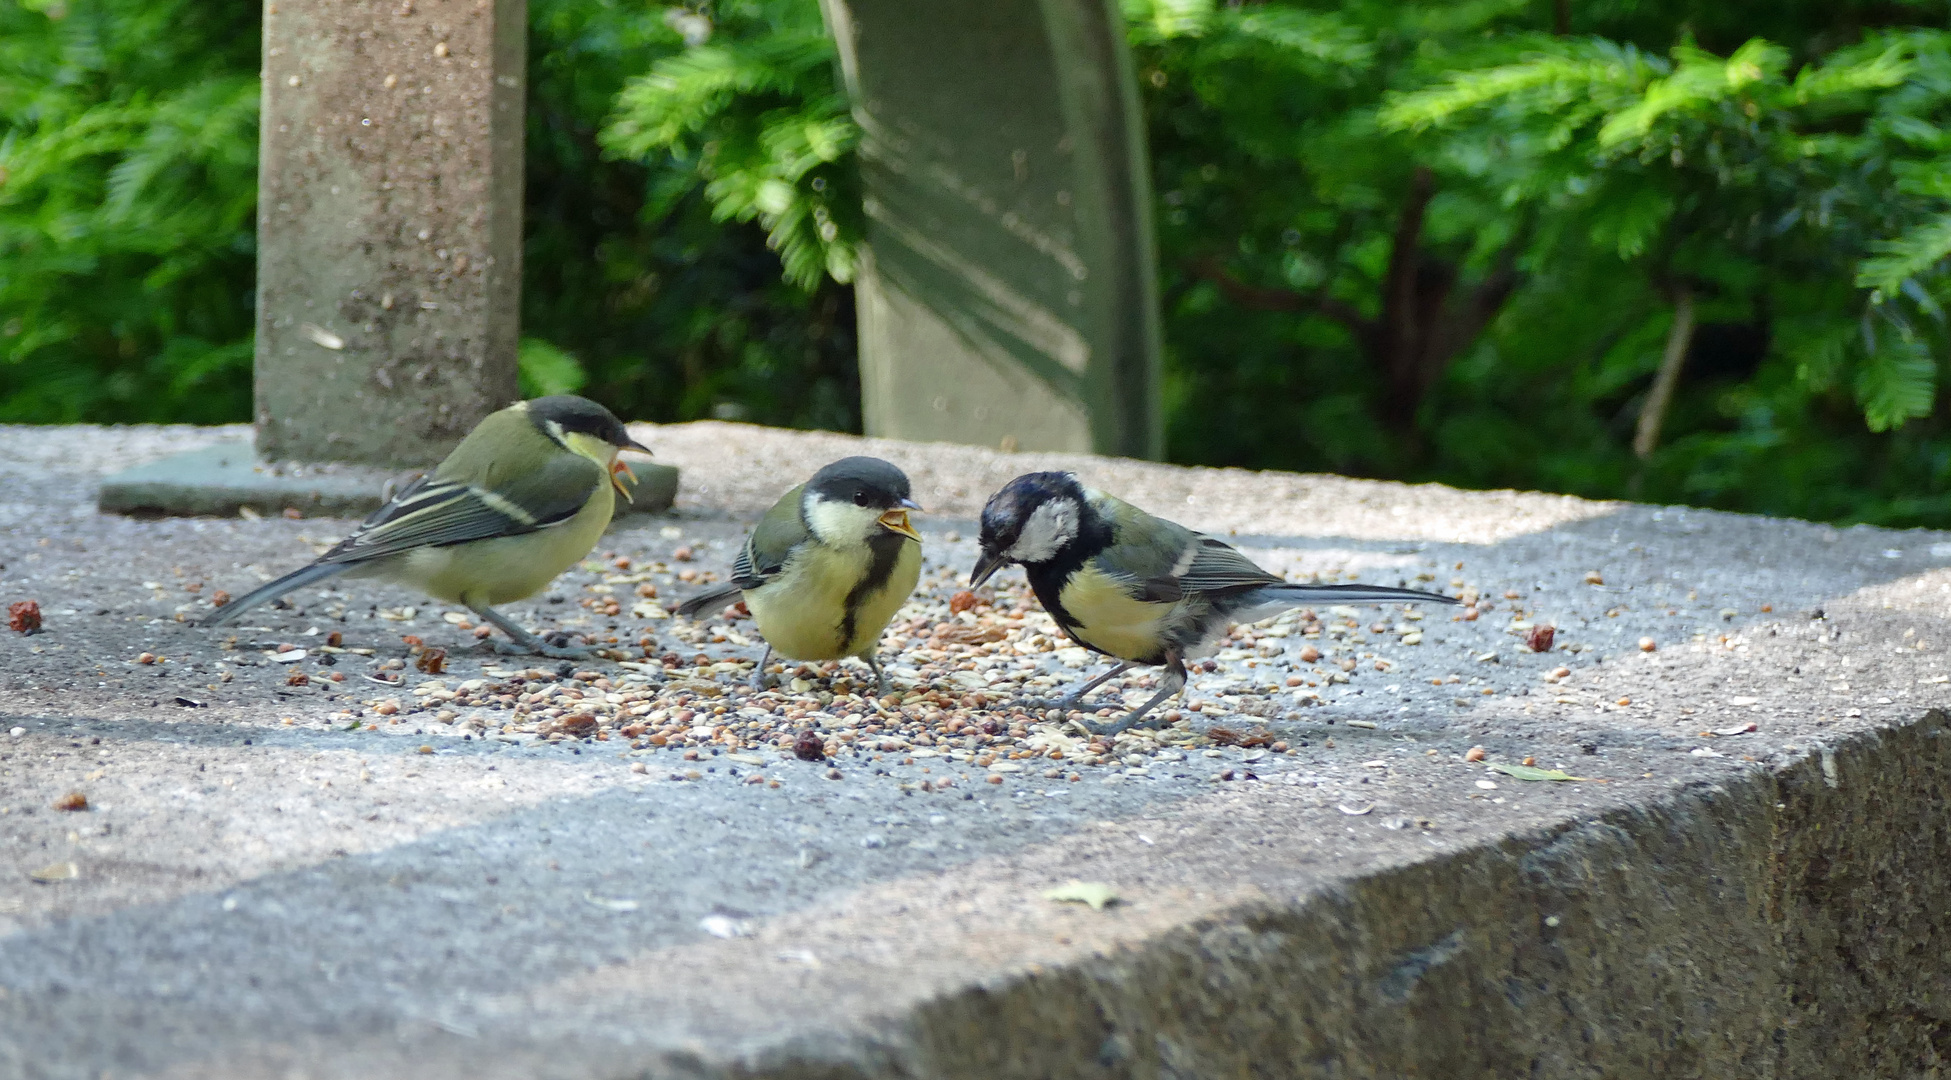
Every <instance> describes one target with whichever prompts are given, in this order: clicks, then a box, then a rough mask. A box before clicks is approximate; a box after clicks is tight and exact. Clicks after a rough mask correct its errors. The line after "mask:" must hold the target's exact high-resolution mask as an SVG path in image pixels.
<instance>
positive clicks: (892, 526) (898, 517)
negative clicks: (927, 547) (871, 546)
mask: <svg viewBox="0 0 1951 1080" xmlns="http://www.w3.org/2000/svg"><path fill="white" fill-rule="evenodd" d="M911 505H912V504H911ZM874 520H876V521H878V522H880V523H881V528H883V529H886V530H887V531H889V532H897V533H900V534H901V535H902V536H905V537H907V538H908V539H910V540H913V541H914V542H915V543H917V544H919V543H920V542H921V534H920V533H918V532H916V531H915V527H914V526H913V525H910V524H908V512H907V511H906V510H902V509H899V508H896V509H893V510H889V511H888V512H887V513H885V514H882V515H881V516H880V517H878V518H875V519H874Z"/></svg>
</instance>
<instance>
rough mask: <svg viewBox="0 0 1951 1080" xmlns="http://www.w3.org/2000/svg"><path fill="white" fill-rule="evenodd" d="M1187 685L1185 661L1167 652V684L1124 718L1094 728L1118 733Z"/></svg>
mask: <svg viewBox="0 0 1951 1080" xmlns="http://www.w3.org/2000/svg"><path fill="white" fill-rule="evenodd" d="M1185 686H1186V666H1185V662H1184V661H1182V660H1180V659H1179V654H1178V653H1166V654H1165V685H1164V686H1161V687H1159V689H1158V693H1156V694H1153V695H1152V698H1151V700H1150V701H1147V702H1145V703H1144V704H1143V705H1140V706H1138V707H1137V708H1135V709H1133V710H1131V711H1130V712H1128V713H1126V714H1125V715H1124V718H1123V719H1121V720H1118V721H1115V722H1114V723H1112V724H1110V725H1109V726H1106V727H1102V728H1093V729H1092V730H1093V731H1095V732H1096V733H1097V734H1099V735H1105V736H1109V735H1116V734H1117V733H1118V732H1120V731H1123V730H1125V729H1126V728H1129V727H1133V726H1135V725H1136V724H1138V723H1139V721H1141V720H1143V719H1145V714H1146V713H1149V712H1151V711H1152V710H1153V709H1156V708H1158V706H1159V705H1160V704H1161V703H1162V702H1164V701H1165V699H1167V698H1169V697H1171V696H1172V695H1174V694H1176V693H1178V692H1179V691H1181V690H1184V689H1185Z"/></svg>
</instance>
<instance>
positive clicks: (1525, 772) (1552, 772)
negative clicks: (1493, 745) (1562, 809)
mask: <svg viewBox="0 0 1951 1080" xmlns="http://www.w3.org/2000/svg"><path fill="white" fill-rule="evenodd" d="M1490 768H1491V771H1492V772H1500V773H1503V774H1504V775H1505V776H1508V777H1510V778H1511V779H1513V780H1585V779H1588V778H1587V777H1583V776H1573V775H1572V774H1570V773H1563V772H1559V771H1558V770H1557V769H1540V768H1538V767H1537V766H1535V765H1506V764H1505V763H1503V762H1501V761H1493V762H1491V763H1490Z"/></svg>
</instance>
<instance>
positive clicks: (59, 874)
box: [27, 862, 81, 883]
mask: <svg viewBox="0 0 1951 1080" xmlns="http://www.w3.org/2000/svg"><path fill="white" fill-rule="evenodd" d="M27 876H28V877H31V878H33V879H34V880H35V881H45V882H49V883H53V882H56V881H73V880H74V879H76V878H78V877H80V876H81V868H80V867H78V866H76V865H75V864H73V863H71V862H58V863H55V864H54V865H52V866H43V867H41V868H40V869H39V870H36V871H34V872H33V873H31V874H29V875H27Z"/></svg>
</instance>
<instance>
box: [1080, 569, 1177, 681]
mask: <svg viewBox="0 0 1951 1080" xmlns="http://www.w3.org/2000/svg"><path fill="white" fill-rule="evenodd" d="M1058 599H1059V600H1060V601H1061V602H1062V604H1063V606H1064V610H1065V611H1066V612H1068V613H1069V614H1070V617H1071V618H1072V619H1073V620H1075V622H1076V625H1075V626H1072V627H1070V633H1071V636H1072V637H1074V638H1076V639H1077V640H1078V641H1081V642H1083V643H1084V644H1086V645H1089V646H1091V647H1092V648H1094V649H1098V650H1100V651H1102V652H1105V653H1108V654H1110V655H1112V656H1115V657H1117V658H1118V659H1120V660H1137V661H1141V662H1142V661H1149V660H1152V659H1153V658H1155V657H1157V656H1158V655H1159V651H1160V650H1161V649H1162V648H1163V647H1164V637H1165V630H1166V627H1167V625H1168V623H1169V621H1170V620H1171V618H1172V614H1173V611H1174V610H1175V609H1176V608H1177V607H1178V605H1177V604H1176V603H1162V602H1157V601H1148V600H1137V599H1134V598H1133V597H1132V595H1131V592H1130V587H1129V586H1128V585H1127V584H1125V583H1123V582H1120V581H1119V580H1118V579H1117V578H1114V577H1111V576H1110V575H1108V574H1106V573H1104V572H1103V571H1101V570H1099V569H1098V568H1097V567H1095V566H1092V565H1090V564H1086V565H1085V566H1084V568H1083V569H1081V570H1078V571H1077V572H1076V573H1074V574H1072V575H1071V576H1070V580H1069V581H1066V582H1064V585H1063V591H1062V592H1061V593H1060V594H1059V597H1058Z"/></svg>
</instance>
